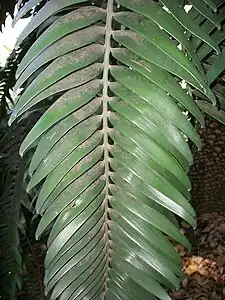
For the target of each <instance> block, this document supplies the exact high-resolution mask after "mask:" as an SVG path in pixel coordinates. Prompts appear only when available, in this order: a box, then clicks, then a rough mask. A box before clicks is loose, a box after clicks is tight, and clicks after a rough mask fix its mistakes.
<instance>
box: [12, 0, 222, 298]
mask: <svg viewBox="0 0 225 300" xmlns="http://www.w3.org/2000/svg"><path fill="white" fill-rule="evenodd" d="M193 1H194V0H193ZM160 2H163V4H165V5H167V7H168V8H169V10H170V11H171V13H168V12H167V11H166V10H165V7H163V4H162V3H160ZM164 2H165V3H164ZM37 3H38V2H37V1H33V0H30V1H29V0H28V1H27V4H26V5H25V6H23V7H22V8H21V10H20V12H19V15H18V17H17V18H20V17H22V16H23V15H24V14H26V13H27V12H28V11H30V8H31V7H32V5H35V4H37ZM42 4H43V7H42V8H40V7H37V8H36V9H35V8H34V11H35V16H34V17H33V18H32V20H31V22H30V23H29V24H28V26H27V27H26V29H25V30H24V32H23V33H22V35H21V36H20V38H19V40H18V43H17V45H19V44H21V42H23V41H24V42H23V43H22V44H21V47H22V48H23V47H25V46H26V47H28V45H27V42H25V39H26V37H28V36H29V35H31V36H30V38H29V40H30V41H32V40H35V42H34V43H33V45H32V46H31V47H30V49H29V50H28V51H27V53H26V54H25V55H24V52H25V51H23V49H22V51H21V54H20V56H19V58H18V59H19V60H21V63H20V65H19V67H18V70H17V73H16V78H17V83H16V85H15V91H16V92H18V93H20V94H19V97H18V98H17V99H18V101H17V102H16V104H15V108H14V110H13V113H12V115H11V117H10V121H9V124H11V123H12V122H13V121H15V120H16V119H18V118H19V117H20V119H22V118H25V117H26V116H27V115H29V114H30V113H31V112H32V111H39V110H40V111H41V113H42V116H41V117H40V118H39V120H38V121H37V122H36V124H35V125H34V126H33V128H32V129H31V131H30V133H28V135H27V137H26V138H25V140H24V141H23V143H22V145H21V148H20V154H21V155H24V156H25V155H26V156H25V157H28V158H29V165H28V166H27V170H26V176H25V182H26V183H27V191H29V193H30V197H32V200H31V201H32V204H34V205H35V211H36V213H37V214H39V215H40V222H39V224H38V227H37V231H36V238H40V237H42V236H43V235H45V236H46V237H47V239H48V240H47V251H46V256H45V276H44V284H45V293H46V295H47V297H48V298H49V299H51V300H56V299H60V300H75V299H76V300H83V299H93V300H94V299H95V300H99V299H109V300H115V299H117V300H140V299H141V300H146V299H148V300H156V299H162V300H169V299H170V297H169V295H168V294H167V291H166V290H165V288H166V289H173V288H178V287H179V283H180V281H181V280H182V278H183V274H182V271H181V268H182V260H181V258H180V257H179V255H178V254H177V252H176V251H175V248H174V246H173V244H172V243H171V242H170V240H171V239H173V240H175V241H177V242H178V243H180V244H182V245H184V246H185V247H186V248H188V249H190V243H189V241H188V240H187V238H186V237H185V236H184V235H183V234H182V233H181V232H180V230H179V224H178V221H177V219H176V216H178V217H179V218H182V219H183V220H185V221H186V222H188V223H189V224H191V225H192V226H193V227H195V226H196V214H195V211H194V209H193V208H192V206H191V204H190V190H191V183H190V180H189V178H188V176H187V172H188V171H189V168H190V165H191V164H192V163H193V157H192V153H191V150H190V148H189V145H188V142H189V141H190V140H191V141H192V142H194V143H195V144H196V145H197V147H199V148H200V147H201V140H200V138H199V136H198V134H197V132H196V130H195V128H194V126H193V125H192V124H195V120H197V121H198V122H199V123H200V125H202V126H203V125H204V119H203V116H202V114H201V110H200V109H199V106H201V105H199V106H198V101H197V102H195V100H194V99H193V98H192V93H195V96H197V93H198V95H203V97H204V99H205V100H206V101H208V99H209V100H210V101H211V102H213V103H214V104H215V103H216V96H217V97H220V98H221V97H222V95H223V90H221V88H218V85H216V86H215V87H214V90H215V92H216V96H215V95H214V93H213V91H212V90H211V89H210V87H209V84H208V81H207V76H209V75H210V72H212V71H210V72H209V73H208V75H207V76H206V75H205V71H204V70H203V66H202V65H201V63H200V60H199V58H198V56H197V54H196V52H195V48H194V45H199V46H198V47H199V48H198V49H197V50H199V52H200V51H202V50H201V48H204V53H206V52H207V51H209V50H208V48H209V47H211V48H210V49H211V50H210V51H212V50H214V49H216V50H218V44H217V41H221V40H222V34H221V33H220V37H219V35H217V34H218V33H217V34H215V35H214V32H213V31H212V30H214V29H213V28H212V26H213V27H215V24H217V25H218V24H219V23H220V21H221V20H222V18H223V17H222V15H221V11H220V12H219V13H218V15H216V14H213V12H212V11H211V8H213V9H215V6H214V2H213V1H211V0H204V2H202V3H200V4H199V3H198V4H196V8H197V6H198V8H199V10H200V11H201V13H202V14H204V16H203V15H201V13H198V12H197V11H196V9H195V8H193V9H192V10H191V12H190V14H186V13H185V12H184V9H183V2H182V1H178V0H176V1H175V2H174V1H170V0H168V1H158V2H156V1H145V0H130V1H128V0H118V1H114V0H108V1H104V3H103V2H102V3H101V4H96V2H94V3H91V4H90V2H89V1H82V0H67V1H59V0H56V1H53V0H50V1H47V2H46V4H44V2H43V3H42ZM217 4H219V2H217ZM100 5H101V7H100ZM24 16H25V15H24ZM206 18H209V19H206ZM209 20H211V21H213V22H214V23H211V21H209ZM210 23H211V24H210ZM204 24H205V25H204ZM187 30H188V31H190V32H188V33H185V31H187ZM193 35H195V36H196V38H193V37H192V36H193ZM215 37H216V38H215ZM189 38H190V39H189ZM217 39H218V40H217ZM26 41H28V39H27V40H26ZM192 41H193V43H192ZM199 43H200V44H199ZM203 43H207V48H205V47H203V46H202V44H203ZM24 49H25V48H24ZM209 53H210V52H209ZM23 55H24V57H23V58H22V56H23ZM212 60H214V56H212V57H210V59H209V60H207V64H209V63H210V62H211V61H212ZM221 65H222V63H221ZM204 67H205V65H204ZM221 68H222V67H221ZM218 72H220V71H219V68H217V67H216V71H215V70H214V71H213V74H215V76H216V74H217V73H218ZM183 83H185V85H186V86H187V87H184V85H183ZM20 88H22V89H23V90H22V92H20ZM196 90H198V91H196ZM221 107H222V106H221ZM200 108H201V107H200ZM203 110H204V109H203ZM190 120H191V121H192V122H190ZM33 195H35V196H33Z"/></svg>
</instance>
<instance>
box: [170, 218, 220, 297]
mask: <svg viewBox="0 0 225 300" xmlns="http://www.w3.org/2000/svg"><path fill="white" fill-rule="evenodd" d="M194 240H195V245H194V247H193V250H192V251H191V252H185V249H184V247H182V246H181V245H177V246H176V250H177V251H178V252H179V254H180V255H181V257H182V259H183V271H184V273H185V279H184V280H183V282H182V286H181V288H180V289H179V290H177V291H175V292H173V293H172V294H171V298H172V299H173V300H225V213H224V214H218V213H211V214H204V215H202V216H201V217H200V218H199V219H198V227H197V229H196V230H195V232H194Z"/></svg>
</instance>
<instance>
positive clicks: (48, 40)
mask: <svg viewBox="0 0 225 300" xmlns="http://www.w3.org/2000/svg"><path fill="white" fill-rule="evenodd" d="M104 15H105V12H104V10H102V9H99V8H96V7H83V8H80V9H77V10H75V11H72V12H70V13H68V14H66V15H65V16H62V17H61V18H60V19H58V20H56V21H55V22H54V23H53V24H52V25H51V26H50V27H49V28H47V30H46V31H45V32H44V33H43V34H42V35H41V36H40V37H39V39H37V40H36V42H35V43H34V44H33V45H32V47H31V48H30V49H29V51H28V52H27V53H26V55H25V56H24V58H23V60H22V61H21V64H20V65H19V67H18V69H17V72H16V76H17V78H18V77H19V76H20V75H21V73H22V72H23V71H24V70H25V69H26V68H27V67H28V65H29V64H30V63H31V62H32V61H33V60H35V59H36V58H37V57H38V55H39V54H41V53H42V55H44V57H45V53H46V52H45V51H47V52H49V51H50V53H51V48H50V49H49V47H50V46H51V45H52V47H55V45H56V46H57V45H58V44H57V43H56V42H57V41H58V43H61V42H63V45H65V44H64V43H65V39H66V41H67V39H69V42H70V38H69V37H70V36H67V37H66V35H67V34H69V33H73V32H74V31H76V30H80V29H82V28H84V27H86V26H88V25H91V24H93V23H95V22H96V21H98V20H100V19H101V18H103V16H104ZM88 29H89V30H91V28H88ZM98 29H99V32H100V33H101V29H100V28H98ZM85 33H86V31H85V30H84V31H79V32H76V39H75V42H74V43H73V44H74V49H76V48H79V47H80V46H83V45H82V40H86V39H87V38H88V36H87V35H86V37H84V36H83V35H84V34H85ZM88 34H91V32H90V31H88ZM80 35H82V38H79V36H80ZM63 37H65V39H64V40H63V41H61V39H62V38H63ZM84 45H85V43H84ZM70 47H72V46H70ZM59 49H60V48H58V49H57V51H59ZM67 50H69V49H65V48H64V50H63V51H62V54H63V53H66V52H67ZM54 53H55V52H54ZM54 53H53V54H52V55H53V57H52V58H54V55H55V57H57V56H58V54H57V52H56V53H55V54H54ZM59 54H61V53H59ZM44 57H43V56H41V59H44ZM44 62H45V60H44V61H43V62H42V60H41V61H39V60H38V64H39V66H41V65H40V63H44Z"/></svg>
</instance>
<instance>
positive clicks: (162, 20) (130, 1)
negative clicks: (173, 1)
mask: <svg viewBox="0 0 225 300" xmlns="http://www.w3.org/2000/svg"><path fill="white" fill-rule="evenodd" d="M118 2H119V3H120V4H121V5H125V6H126V7H128V8H130V9H132V10H134V11H135V12H137V13H140V14H142V15H143V16H145V17H147V18H149V19H151V20H152V21H153V22H154V23H156V24H157V25H158V26H159V27H160V28H163V29H164V30H165V31H166V32H167V33H168V34H169V35H170V36H172V37H174V38H175V39H176V40H177V41H178V42H180V43H181V44H182V45H183V46H184V47H185V49H186V50H187V52H188V53H189V54H190V56H191V57H192V60H193V61H194V63H195V65H196V66H197V68H198V69H199V71H200V72H201V74H202V75H203V74H204V71H203V68H202V66H201V63H200V60H199V58H198V57H197V55H196V53H195V52H194V50H193V48H192V46H191V43H190V41H189V40H188V39H186V38H185V35H184V27H183V26H182V25H180V24H179V22H178V21H177V20H176V19H174V18H173V17H172V15H171V14H168V13H167V12H166V11H165V10H163V9H161V7H160V5H159V4H158V3H151V9H148V3H147V2H146V1H145V0H140V1H135V0H119V1H118Z"/></svg>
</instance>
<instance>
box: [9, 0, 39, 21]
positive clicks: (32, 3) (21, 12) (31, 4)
mask: <svg viewBox="0 0 225 300" xmlns="http://www.w3.org/2000/svg"><path fill="white" fill-rule="evenodd" d="M41 1H42V0H30V1H28V2H27V3H25V4H24V5H23V7H22V8H21V9H20V10H19V11H18V13H17V15H16V16H15V17H14V20H13V23H12V26H13V27H14V26H15V24H16V23H17V22H18V21H19V20H20V19H21V18H22V17H23V16H25V15H26V13H28V12H29V11H30V10H31V9H32V8H33V7H35V6H36V5H38V4H39V3H40V2H41ZM17 2H18V3H17V5H18V6H19V5H20V3H21V2H22V1H17Z"/></svg>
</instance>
